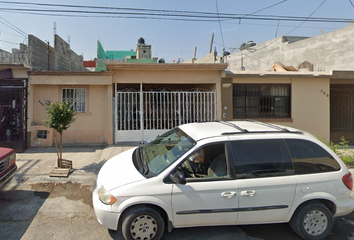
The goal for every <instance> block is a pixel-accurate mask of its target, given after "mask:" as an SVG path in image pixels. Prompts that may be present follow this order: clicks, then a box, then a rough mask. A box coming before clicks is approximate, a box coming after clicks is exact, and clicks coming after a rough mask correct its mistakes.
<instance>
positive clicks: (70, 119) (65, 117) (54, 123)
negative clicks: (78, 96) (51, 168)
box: [43, 102, 76, 168]
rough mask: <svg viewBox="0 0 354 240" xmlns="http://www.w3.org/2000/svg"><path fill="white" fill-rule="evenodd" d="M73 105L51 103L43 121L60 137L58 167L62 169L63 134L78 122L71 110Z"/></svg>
mask: <svg viewBox="0 0 354 240" xmlns="http://www.w3.org/2000/svg"><path fill="white" fill-rule="evenodd" d="M71 107H72V105H70V104H68V103H67V102H63V103H61V102H55V103H50V105H49V108H48V109H46V112H47V115H46V119H45V120H43V122H44V125H45V126H46V127H49V128H53V129H54V130H55V131H57V132H58V133H59V135H60V141H59V149H60V150H59V153H58V155H59V159H58V167H60V168H61V167H62V159H63V157H62V156H63V155H62V140H63V132H64V131H65V130H67V129H68V128H69V127H70V126H71V124H72V123H74V122H75V120H76V117H75V115H76V112H75V111H74V110H72V109H71Z"/></svg>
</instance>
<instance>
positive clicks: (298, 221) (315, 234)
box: [289, 202, 334, 240]
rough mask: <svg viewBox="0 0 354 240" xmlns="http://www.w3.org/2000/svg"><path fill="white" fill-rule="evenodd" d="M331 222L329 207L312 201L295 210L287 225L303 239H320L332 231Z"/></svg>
mask: <svg viewBox="0 0 354 240" xmlns="http://www.w3.org/2000/svg"><path fill="white" fill-rule="evenodd" d="M333 222H334V221H333V216H332V213H331V212H330V211H329V209H328V208H327V207H326V206H324V205H323V204H321V203H319V202H313V203H309V204H306V205H304V206H303V207H301V208H300V209H298V210H296V212H295V213H294V215H293V217H292V219H291V220H290V222H289V225H290V227H291V228H292V229H293V230H294V232H296V233H297V234H298V235H299V236H300V237H302V238H303V239H306V240H320V239H324V238H326V237H327V236H328V235H329V234H330V233H331V232H332V228H333Z"/></svg>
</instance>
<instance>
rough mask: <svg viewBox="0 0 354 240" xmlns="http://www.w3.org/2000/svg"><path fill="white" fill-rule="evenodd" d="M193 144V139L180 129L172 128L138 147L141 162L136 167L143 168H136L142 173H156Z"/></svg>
mask: <svg viewBox="0 0 354 240" xmlns="http://www.w3.org/2000/svg"><path fill="white" fill-rule="evenodd" d="M194 145H195V141H194V140H193V139H192V138H191V137H189V136H188V135H187V134H186V133H184V132H183V131H182V130H181V129H179V128H174V129H172V130H170V131H168V132H166V133H164V134H162V135H161V136H158V137H157V138H156V139H155V140H153V141H151V142H149V143H148V144H147V145H145V146H143V147H141V148H140V151H139V155H140V160H141V162H142V164H140V165H139V167H138V168H143V169H138V170H139V172H141V173H143V174H144V175H147V174H148V173H150V174H153V175H158V174H160V173H161V172H162V171H163V170H165V169H166V168H167V167H168V166H170V165H171V164H172V163H174V162H175V161H176V160H177V159H178V158H179V157H180V156H182V155H183V154H184V153H186V152H187V151H189V150H190V149H191V148H192V147H193V146H194Z"/></svg>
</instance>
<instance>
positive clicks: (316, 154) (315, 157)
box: [285, 139, 340, 174]
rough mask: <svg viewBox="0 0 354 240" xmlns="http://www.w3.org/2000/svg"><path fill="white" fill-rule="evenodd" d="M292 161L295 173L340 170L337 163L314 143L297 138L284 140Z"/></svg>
mask: <svg viewBox="0 0 354 240" xmlns="http://www.w3.org/2000/svg"><path fill="white" fill-rule="evenodd" d="M285 142H286V144H287V145H288V147H289V150H290V154H291V157H292V160H293V163H294V169H295V174H309V173H320V172H331V171H338V170H340V165H339V163H338V162H337V161H336V160H335V159H334V158H333V157H332V156H331V155H330V154H329V153H328V152H327V151H326V150H324V149H323V148H322V147H320V146H319V145H317V144H316V143H313V142H310V141H306V140H299V139H287V140H285Z"/></svg>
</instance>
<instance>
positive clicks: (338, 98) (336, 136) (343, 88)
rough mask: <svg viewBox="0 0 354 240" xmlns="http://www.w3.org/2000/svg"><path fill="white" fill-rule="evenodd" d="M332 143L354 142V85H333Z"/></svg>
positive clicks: (331, 108)
mask: <svg viewBox="0 0 354 240" xmlns="http://www.w3.org/2000/svg"><path fill="white" fill-rule="evenodd" d="M330 114H331V119H330V124H331V127H330V129H331V141H334V142H338V141H340V138H341V137H344V138H345V139H346V140H348V141H350V142H353V141H354V121H353V120H354V84H331V96H330Z"/></svg>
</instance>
